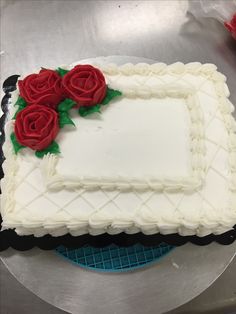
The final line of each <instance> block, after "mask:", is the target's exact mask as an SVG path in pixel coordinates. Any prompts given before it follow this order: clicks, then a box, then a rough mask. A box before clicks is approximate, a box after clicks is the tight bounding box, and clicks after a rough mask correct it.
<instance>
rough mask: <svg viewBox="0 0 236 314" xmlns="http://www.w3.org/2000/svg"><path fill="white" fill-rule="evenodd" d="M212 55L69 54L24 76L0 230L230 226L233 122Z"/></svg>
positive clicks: (234, 219)
mask: <svg viewBox="0 0 236 314" xmlns="http://www.w3.org/2000/svg"><path fill="white" fill-rule="evenodd" d="M225 82H226V77H225V76H224V75H223V74H221V73H220V72H218V71H217V67H216V66H215V65H213V64H201V63H198V62H193V63H188V64H183V63H180V62H177V63H174V64H171V65H166V64H164V63H156V64H151V65H149V64H145V63H139V64H130V63H127V64H124V65H122V66H117V65H116V64H93V65H91V64H90V65H88V64H85V65H84V64H73V65H72V66H61V67H58V68H56V69H54V70H49V69H44V68H42V69H41V70H40V71H37V72H36V73H34V74H30V75H27V76H26V77H25V78H19V80H18V88H17V90H16V91H14V92H13V93H12V95H11V106H10V114H9V118H8V121H7V122H6V125H5V128H4V129H5V142H4V145H3V152H4V155H5V161H4V163H3V171H4V178H3V179H2V180H1V189H2V196H1V216H2V220H3V221H2V230H6V229H14V230H15V231H16V233H17V234H18V235H34V236H35V237H41V236H43V235H46V234H50V235H52V236H55V237H57V236H61V235H65V234H67V233H70V234H71V235H73V236H80V235H83V234H91V235H94V236H96V235H99V234H103V233H108V234H111V235H114V234H119V233H121V232H125V233H127V234H134V233H138V232H142V233H144V234H146V235H151V234H157V233H161V234H164V235H166V234H173V233H178V234H179V235H181V236H188V235H197V236H199V237H203V236H206V235H209V234H216V235H218V234H222V233H225V232H227V231H229V230H231V229H232V228H233V226H234V225H235V224H236V194H235V189H236V135H235V130H236V124H235V120H234V118H233V116H232V112H233V110H234V107H233V105H232V104H231V102H230V101H229V99H228V97H229V90H228V88H227V85H226V83H225Z"/></svg>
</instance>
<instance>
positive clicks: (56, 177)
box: [41, 86, 206, 192]
mask: <svg viewBox="0 0 236 314" xmlns="http://www.w3.org/2000/svg"><path fill="white" fill-rule="evenodd" d="M194 93H195V91H194V90H191V89H186V88H177V87H175V88H173V87H171V86H169V87H165V88H160V87H152V88H147V87H146V88H145V89H142V90H140V89H139V88H132V89H130V90H129V91H128V90H127V91H122V94H123V95H124V96H126V97H128V98H129V97H132V98H134V97H135V98H150V97H153V98H161V99H162V98H165V97H170V98H183V99H184V100H185V103H186V107H187V109H188V112H189V116H190V121H191V126H190V132H189V133H190V156H191V157H190V158H191V163H192V169H191V172H190V174H189V176H188V177H173V178H172V177H170V178H167V177H161V178H160V177H155V175H153V176H152V177H146V178H135V177H133V178H131V177H124V176H119V175H117V176H115V177H96V176H94V177H92V176H90V177H89V176H87V177H85V176H81V177H80V176H74V177H70V176H68V177H67V176H62V175H60V173H58V172H57V169H56V166H57V163H58V161H59V159H58V157H57V156H55V155H51V154H47V155H45V156H44V158H43V161H42V163H41V172H42V175H43V177H44V181H45V184H46V186H47V189H48V190H61V189H63V188H67V189H85V190H96V189H103V190H109V191H111V190H119V191H130V190H136V191H145V190H153V191H168V192H176V191H183V192H189V191H192V190H196V189H198V188H200V187H201V186H202V184H203V180H204V177H205V170H206V162H205V153H206V149H205V140H204V119H203V113H202V110H201V106H200V104H199V103H198V102H197V99H196V97H194Z"/></svg>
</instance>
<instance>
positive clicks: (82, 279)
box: [0, 0, 236, 314]
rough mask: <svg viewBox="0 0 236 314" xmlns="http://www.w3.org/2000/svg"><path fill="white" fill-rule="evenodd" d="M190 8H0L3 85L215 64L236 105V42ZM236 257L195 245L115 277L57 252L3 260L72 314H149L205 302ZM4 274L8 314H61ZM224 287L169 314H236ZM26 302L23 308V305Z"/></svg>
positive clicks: (9, 4)
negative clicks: (56, 75) (131, 67)
mask: <svg viewBox="0 0 236 314" xmlns="http://www.w3.org/2000/svg"><path fill="white" fill-rule="evenodd" d="M187 9H188V2H187V1H70V0H67V1H63V0H55V1H53V0H51V1H41V0H38V1H33V0H17V1H15V0H13V1H12V0H2V1H1V49H0V50H1V71H0V72H1V82H2V81H3V80H4V78H6V77H8V76H9V75H11V74H16V73H17V74H26V73H30V72H32V71H33V70H34V69H37V68H39V67H40V66H48V67H54V66H57V65H60V64H69V63H71V62H74V61H77V60H80V59H83V58H88V57H96V56H107V55H135V56H138V57H146V58H149V59H154V60H156V61H160V62H166V63H172V62H175V61H182V62H190V61H200V62H212V63H215V64H217V66H218V68H219V70H220V71H221V72H223V73H224V74H225V75H226V76H227V77H228V85H229V88H230V90H231V101H232V102H233V103H235V104H236V93H235V87H234V86H235V77H236V58H235V54H236V44H235V42H234V41H233V39H231V37H230V36H229V35H228V33H227V32H226V31H225V29H224V28H223V27H222V26H221V25H220V24H218V23H217V22H215V21H213V20H211V19H206V20H201V21H200V22H199V21H197V20H196V19H195V18H194V17H193V16H191V15H190V14H186V12H187ZM235 250H236V245H235V244H233V245H230V246H228V247H223V246H219V245H216V244H212V245H210V246H209V247H196V246H193V245H188V246H184V247H183V248H178V249H176V250H175V251H174V252H173V255H172V253H171V255H170V256H169V257H166V258H165V259H163V261H162V262H160V264H157V265H156V266H153V267H150V268H148V269H146V270H143V271H142V270H141V271H139V272H135V273H130V274H128V276H127V275H124V274H122V275H115V276H114V277H109V276H107V275H105V276H104V275H103V276H101V275H97V274H95V273H91V272H86V271H82V270H81V269H79V268H78V267H77V268H76V267H75V266H73V265H70V264H69V263H66V262H65V261H62V260H61V259H59V258H58V257H55V256H54V255H53V253H52V252H40V251H37V250H36V251H35V250H34V251H32V252H26V253H17V252H14V251H13V250H9V251H7V252H4V253H2V254H1V259H2V260H3V262H4V264H5V265H6V266H7V267H8V269H9V270H10V271H11V273H12V274H13V275H14V276H15V277H16V278H17V279H18V280H19V281H20V282H21V283H22V284H23V285H24V286H25V287H27V288H29V289H30V290H31V291H33V292H34V293H35V294H36V295H38V296H39V297H41V298H43V299H44V300H45V301H47V302H49V303H51V304H53V305H55V306H57V307H58V308H60V309H64V310H66V311H67V312H73V313H81V314H83V313H86V314H92V313H98V312H101V311H102V312H103V313H104V314H106V313H109V314H110V313H124V314H129V313H133V312H136V313H150V314H152V313H163V312H166V311H168V310H171V309H173V308H175V307H177V306H179V305H181V304H183V303H185V302H187V301H189V300H190V299H192V298H194V297H195V296H197V295H198V294H200V293H201V292H202V291H203V290H205V289H206V288H207V287H208V286H209V285H210V284H211V283H212V282H213V281H214V280H215V279H216V278H217V277H218V276H219V275H220V274H221V273H222V272H223V270H224V269H225V267H227V265H228V264H229V262H230V260H231V259H232V257H233V255H234V254H235ZM173 263H174V264H173ZM175 264H177V265H178V267H179V268H176V267H175V266H173V265H175ZM233 265H234V264H233ZM3 267H4V266H2V265H1V268H0V271H1V272H0V280H1V288H0V312H1V313H3V314H5V313H11V314H14V313H18V312H22V313H24V314H27V313H32V312H34V313H41V312H42V309H43V312H44V313H62V310H59V309H56V308H55V307H52V306H50V305H47V304H46V303H44V302H43V301H41V300H39V299H38V298H36V297H34V296H33V295H32V296H31V297H30V298H29V297H28V298H27V296H29V294H27V292H26V290H25V289H24V288H23V287H21V285H19V284H17V283H16V282H15V283H14V280H13V278H12V277H11V276H9V275H6V274H7V272H6V270H5V269H4V268H3ZM2 269H4V271H2ZM231 269H232V267H231ZM234 269H235V267H234ZM231 273H232V270H231ZM2 274H3V275H2ZM169 275H170V277H169ZM7 276H8V277H9V280H7V279H6V278H7ZM224 276H225V275H224ZM224 278H226V279H225V280H227V283H226V281H222V280H221V281H220V279H219V280H218V281H217V282H220V283H219V284H218V285H217V282H216V284H215V285H214V286H215V288H212V289H215V290H210V289H211V288H210V289H208V291H210V292H208V294H207V293H205V294H203V297H202V299H201V297H198V298H197V299H196V300H199V298H200V300H199V301H192V302H190V303H189V304H187V305H185V306H183V307H182V308H180V309H179V310H176V311H175V312H172V313H193V312H195V313H200V312H201V311H204V313H206V312H209V313H210V311H214V313H216V311H219V313H230V312H226V308H227V309H228V310H229V311H230V308H231V305H232V309H233V308H234V306H236V300H235V295H234V294H232V291H235V290H236V287H235V284H234V282H233V276H230V275H228V277H227V271H226V276H225V277H224ZM230 279H231V280H230ZM166 283H167V284H168V286H166ZM104 284H105V285H104ZM3 285H4V286H3ZM102 287H104V288H103V289H105V290H101V289H102ZM167 287H168V288H169V289H167ZM180 287H181V289H179V288H180ZM222 287H224V289H223V288H222ZM226 287H227V288H226ZM9 291H10V293H9ZM22 291H24V292H22ZM212 291H213V292H212ZM214 291H217V292H218V291H220V294H219V295H220V296H217V300H218V302H210V298H211V296H212V295H214ZM12 292H13V293H12ZM101 292H102V293H101ZM230 292H231V293H230ZM227 293H228V294H227ZM204 295H205V296H204ZM19 296H23V297H25V299H24V298H23V299H20V300H19ZM229 296H230V297H229ZM204 298H205V299H204ZM17 300H18V301H20V302H18V301H17ZM220 301H221V302H220ZM200 304H201V305H200ZM98 308H99V311H98ZM20 309H22V310H21V311H20ZM221 310H222V312H221ZM232 313H233V310H232Z"/></svg>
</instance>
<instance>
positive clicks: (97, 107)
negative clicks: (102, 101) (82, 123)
mask: <svg viewBox="0 0 236 314" xmlns="http://www.w3.org/2000/svg"><path fill="white" fill-rule="evenodd" d="M100 108H101V105H95V106H92V107H80V108H79V110H78V112H79V114H80V115H81V117H86V116H87V115H88V114H91V113H95V112H98V113H101V111H100Z"/></svg>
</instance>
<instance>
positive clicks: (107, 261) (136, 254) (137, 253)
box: [56, 243, 174, 272]
mask: <svg viewBox="0 0 236 314" xmlns="http://www.w3.org/2000/svg"><path fill="white" fill-rule="evenodd" d="M173 249H174V246H171V245H168V244H165V243H161V244H160V245H156V246H150V247H145V246H143V245H141V244H135V245H132V246H129V247H119V246H117V245H114V244H112V245H109V246H106V247H104V248H94V247H92V246H88V245H87V246H84V247H82V248H79V249H69V248H66V247H64V246H59V247H58V248H57V249H56V252H57V253H58V254H59V255H61V256H63V257H65V258H66V259H67V260H69V261H71V262H73V263H75V264H77V265H79V266H80V267H83V268H87V269H90V270H96V271H103V272H124V271H129V270H134V269H138V268H141V267H144V266H147V265H150V264H153V263H156V262H158V260H159V259H160V258H162V257H164V256H165V255H166V254H168V253H169V252H170V251H171V250H173Z"/></svg>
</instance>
